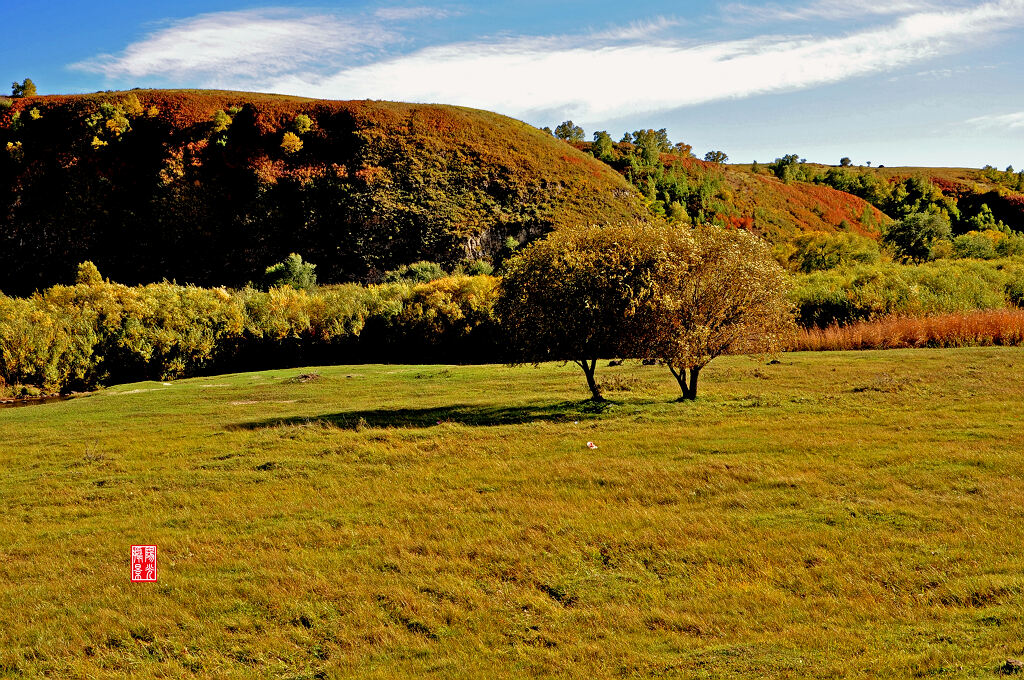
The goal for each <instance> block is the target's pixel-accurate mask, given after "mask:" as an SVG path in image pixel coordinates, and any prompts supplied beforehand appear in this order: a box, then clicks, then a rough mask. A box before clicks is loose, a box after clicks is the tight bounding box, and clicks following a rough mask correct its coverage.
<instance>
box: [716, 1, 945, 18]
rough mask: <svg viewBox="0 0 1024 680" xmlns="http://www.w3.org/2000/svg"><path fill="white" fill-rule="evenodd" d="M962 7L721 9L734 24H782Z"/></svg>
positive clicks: (851, 4)
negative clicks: (785, 22)
mask: <svg viewBox="0 0 1024 680" xmlns="http://www.w3.org/2000/svg"><path fill="white" fill-rule="evenodd" d="M958 5H959V6H963V3H962V2H957V1H956V0H950V1H947V2H934V1H930V0H893V1H892V2H879V1H878V0H819V1H818V2H812V3H810V4H807V5H798V6H796V7H794V6H791V5H780V4H777V3H769V4H767V5H751V4H747V3H742V2H733V3H729V4H727V5H725V6H723V7H722V10H721V11H722V16H723V17H725V18H726V19H728V20H730V21H734V22H755V21H756V22H766V21H767V22H783V21H810V20H825V21H839V20H841V19H853V18H857V17H865V16H894V15H901V14H913V13H915V12H930V11H934V10H937V9H942V8H950V7H956V6H958Z"/></svg>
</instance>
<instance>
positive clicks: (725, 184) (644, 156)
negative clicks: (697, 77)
mask: <svg viewBox="0 0 1024 680" xmlns="http://www.w3.org/2000/svg"><path fill="white" fill-rule="evenodd" d="M652 133H653V134H652ZM663 133H664V131H654V130H637V131H636V132H634V133H632V135H631V136H632V137H633V138H634V139H635V140H636V142H635V143H634V142H625V141H622V142H619V143H617V144H612V143H610V142H607V143H604V145H603V146H602V142H594V143H590V142H576V143H574V146H576V148H578V149H580V150H582V151H585V152H587V153H590V154H592V155H594V156H595V157H597V158H600V159H601V160H603V161H604V162H606V163H607V164H609V165H610V166H611V167H613V168H615V169H616V170H618V171H619V172H620V173H622V175H623V176H624V177H626V179H627V180H629V181H630V182H631V183H632V184H633V185H634V186H636V187H637V189H638V190H639V191H640V192H641V194H642V195H643V196H644V198H645V199H646V202H647V205H648V207H649V209H650V210H651V211H652V212H653V213H654V214H656V215H663V216H665V217H666V218H667V219H669V220H670V221H679V222H710V223H712V224H718V225H720V226H723V227H733V228H741V229H746V230H749V231H753V232H755V233H757V234H760V235H761V236H763V237H765V238H766V239H768V240H769V241H772V242H774V243H781V242H785V241H789V240H792V239H793V238H795V237H797V236H799V235H801V234H805V233H808V232H813V233H826V234H831V233H837V232H848V233H852V234H856V235H859V236H864V237H868V238H871V239H877V238H878V236H879V234H880V232H881V229H882V227H884V225H886V224H887V223H888V222H889V221H890V219H889V217H888V216H887V215H885V214H884V213H883V212H882V211H880V210H879V209H877V208H875V207H873V206H872V205H870V204H869V203H868V202H867V201H866V200H864V199H863V198H861V197H859V196H855V195H853V194H850V193H848V192H846V191H840V190H836V189H834V188H832V187H828V186H820V185H815V184H811V183H808V182H784V181H782V180H780V179H778V178H776V177H774V176H772V175H771V174H770V173H767V172H756V171H754V172H751V171H750V170H751V168H750V166H738V165H726V164H724V163H716V162H709V161H702V160H699V159H697V158H694V157H693V156H692V155H691V154H690V147H689V145H687V144H683V143H678V144H675V145H673V144H671V143H670V142H669V141H668V139H667V137H666V136H665V135H664V134H663ZM600 134H601V133H598V135H599V136H600Z"/></svg>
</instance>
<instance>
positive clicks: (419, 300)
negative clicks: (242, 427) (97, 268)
mask: <svg viewBox="0 0 1024 680" xmlns="http://www.w3.org/2000/svg"><path fill="white" fill-rule="evenodd" d="M495 286H496V279H493V278H492V277H489V276H474V277H470V276H451V277H445V278H441V279H437V280H434V281H429V282H425V283H414V282H410V281H398V282H393V283H387V284H382V285H377V286H367V287H363V286H359V285H355V284H347V285H340V286H330V287H322V288H317V289H314V290H312V291H306V290H296V289H294V288H291V287H281V288H272V289H270V290H269V291H260V290H256V289H253V288H243V289H241V290H234V291H232V290H227V289H224V288H197V287H195V286H179V285H175V284H172V283H166V282H165V283H157V284H150V285H146V286H124V285H120V284H116V283H109V282H102V281H92V282H86V283H79V284H76V285H73V286H54V287H53V288H50V289H48V290H46V291H45V292H43V293H37V294H36V295H34V296H32V297H29V298H11V297H6V296H3V295H0V387H3V386H4V385H6V386H8V388H9V387H10V386H13V385H34V386H39V387H42V388H43V389H44V390H45V391H48V392H56V391H71V390H82V389H91V388H93V387H95V386H97V385H99V384H109V383H115V382H125V381H132V380H144V379H152V380H158V379H159V380H169V379H174V378H180V377H186V376H191V375H197V374H199V373H201V372H206V371H212V370H217V371H221V370H231V369H241V368H249V369H251V368H253V367H254V366H258V367H260V368H264V367H269V366H275V365H277V366H280V365H292V364H297V363H299V362H311V363H313V362H316V363H319V362H325V363H349V362H358V361H367V360H389V359H390V360H394V358H395V357H400V358H401V359H402V360H410V361H411V360H416V361H431V360H452V361H454V360H463V361H472V360H479V359H481V358H483V356H482V354H481V353H484V352H486V353H487V354H488V357H489V358H491V359H492V360H493V357H494V355H495V353H496V351H497V350H496V344H495V342H494V338H495V337H496V336H495V333H494V332H493V326H494V322H493V314H492V308H493V303H494V291H495Z"/></svg>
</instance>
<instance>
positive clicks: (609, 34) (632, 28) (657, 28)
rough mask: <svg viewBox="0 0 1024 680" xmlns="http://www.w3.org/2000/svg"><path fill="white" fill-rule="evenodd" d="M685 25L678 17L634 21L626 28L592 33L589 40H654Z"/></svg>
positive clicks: (620, 27) (621, 27)
mask: <svg viewBox="0 0 1024 680" xmlns="http://www.w3.org/2000/svg"><path fill="white" fill-rule="evenodd" d="M684 23H685V22H684V21H683V20H682V19H678V18H676V17H658V18H656V19H650V20H647V21H634V22H632V23H629V24H626V25H625V26H619V27H616V28H611V29H607V30H604V31H598V32H596V33H591V34H590V35H589V36H588V39H589V40H592V41H594V40H596V41H601V40H608V41H616V40H645V39H654V38H657V37H659V36H662V35H663V34H664V33H665V31H667V30H668V29H670V28H675V27H676V26H681V25H682V24H684Z"/></svg>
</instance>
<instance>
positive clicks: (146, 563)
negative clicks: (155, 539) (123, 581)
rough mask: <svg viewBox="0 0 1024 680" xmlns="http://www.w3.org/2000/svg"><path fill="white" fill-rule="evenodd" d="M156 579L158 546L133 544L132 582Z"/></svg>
mask: <svg viewBox="0 0 1024 680" xmlns="http://www.w3.org/2000/svg"><path fill="white" fill-rule="evenodd" d="M154 581H156V546H155V545H133V546H132V583H146V582H154Z"/></svg>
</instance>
